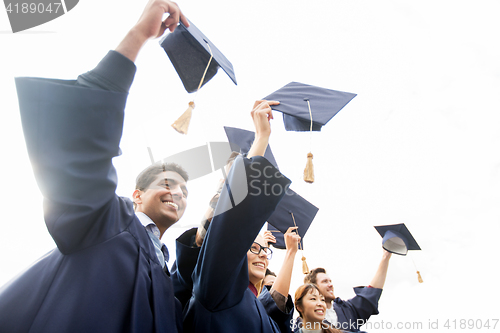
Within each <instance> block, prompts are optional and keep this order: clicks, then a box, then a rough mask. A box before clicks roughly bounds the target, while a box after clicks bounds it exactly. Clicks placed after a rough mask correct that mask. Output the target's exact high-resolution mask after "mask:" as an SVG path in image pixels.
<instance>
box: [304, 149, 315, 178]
mask: <svg viewBox="0 0 500 333" xmlns="http://www.w3.org/2000/svg"><path fill="white" fill-rule="evenodd" d="M304 180H305V182H306V183H314V169H313V154H312V153H308V154H307V164H306V168H305V169H304Z"/></svg>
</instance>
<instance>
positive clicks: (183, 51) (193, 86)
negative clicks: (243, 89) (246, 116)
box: [160, 21, 237, 134]
mask: <svg viewBox="0 0 500 333" xmlns="http://www.w3.org/2000/svg"><path fill="white" fill-rule="evenodd" d="M160 45H161V46H162V47H163V49H164V50H165V52H166V53H167V55H168V57H169V58H170V61H171V62H172V64H173V65H174V68H175V70H176V72H177V74H178V75H179V77H180V79H181V81H182V84H183V85H184V88H185V89H186V91H187V92H188V93H192V92H197V91H198V90H199V89H200V88H201V87H202V86H203V85H205V84H206V83H207V82H208V81H210V80H211V79H212V78H213V77H214V76H215V74H217V70H218V69H219V67H221V68H222V69H223V70H224V71H225V72H226V73H227V75H229V77H230V78H231V80H232V81H233V82H234V84H237V82H236V76H235V75H234V69H233V65H232V64H231V62H230V61H229V60H228V59H227V58H226V57H225V56H224V55H223V54H222V52H220V51H219V49H218V48H217V47H216V46H215V45H214V44H213V43H212V42H211V41H210V40H209V39H208V38H207V37H206V36H205V35H204V34H203V33H202V32H201V31H200V30H199V29H198V28H197V27H196V26H195V25H194V24H193V23H192V22H191V21H189V27H186V26H185V25H184V24H182V22H180V23H179V25H178V27H177V28H176V29H175V30H174V32H173V33H169V34H168V35H167V36H165V37H164V38H163V39H162V40H161V41H160ZM194 107H195V104H194V98H193V100H192V101H191V102H190V103H189V107H188V109H187V110H186V111H185V112H184V114H183V115H182V116H181V117H179V119H177V121H175V122H174V124H172V127H173V128H174V129H175V130H176V131H178V132H179V133H182V134H187V129H188V126H189V121H190V120H191V113H192V110H193V109H194Z"/></svg>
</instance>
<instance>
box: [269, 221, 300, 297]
mask: <svg viewBox="0 0 500 333" xmlns="http://www.w3.org/2000/svg"><path fill="white" fill-rule="evenodd" d="M295 229H297V227H290V228H288V230H287V232H286V233H285V245H286V253H285V259H284V260H283V264H282V266H281V269H280V271H279V273H278V276H277V277H276V280H274V284H273V288H272V289H274V290H276V291H277V292H279V293H280V294H281V295H283V296H285V297H288V293H289V292H290V281H291V280H292V271H293V263H294V260H295V255H296V254H297V250H298V246H299V242H300V236H299V235H298V234H297V233H296V232H294V230H295Z"/></svg>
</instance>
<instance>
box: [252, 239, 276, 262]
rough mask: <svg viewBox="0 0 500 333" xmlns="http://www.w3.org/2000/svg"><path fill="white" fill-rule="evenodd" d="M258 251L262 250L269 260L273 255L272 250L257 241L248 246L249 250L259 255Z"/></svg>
mask: <svg viewBox="0 0 500 333" xmlns="http://www.w3.org/2000/svg"><path fill="white" fill-rule="evenodd" d="M260 251H264V253H265V254H266V256H267V260H271V258H272V257H273V250H271V249H270V248H268V247H267V246H262V245H260V244H259V243H256V242H253V244H252V246H250V252H252V253H253V254H256V255H259V254H260Z"/></svg>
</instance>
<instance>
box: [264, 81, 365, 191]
mask: <svg viewBox="0 0 500 333" xmlns="http://www.w3.org/2000/svg"><path fill="white" fill-rule="evenodd" d="M354 97H356V94H352V93H348V92H343V91H337V90H331V89H325V88H320V87H317V86H312V85H308V84H303V83H299V82H290V83H289V84H287V85H286V86H284V87H282V88H280V89H278V90H276V91H275V92H273V93H272V94H270V95H268V96H266V97H264V99H265V100H275V101H279V102H280V104H278V105H273V106H271V108H272V109H273V110H275V111H279V112H281V113H283V122H284V123H285V129H286V130H287V131H299V132H300V131H309V132H313V131H321V128H322V127H323V126H324V125H326V123H328V122H329V121H330V119H332V118H333V117H334V116H335V115H336V114H337V113H338V112H339V111H340V110H342V108H343V107H344V106H346V105H347V103H349V102H350V101H351V100H352V99H353V98H354ZM312 158H313V154H312V153H311V152H309V153H308V154H307V165H306V169H305V170H304V180H305V181H306V182H308V183H313V182H314V171H313V165H312Z"/></svg>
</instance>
